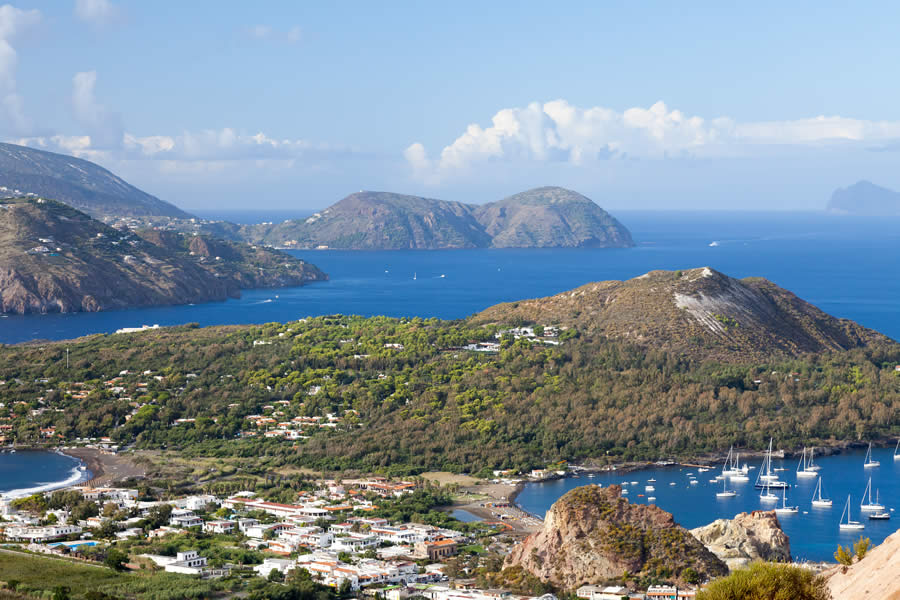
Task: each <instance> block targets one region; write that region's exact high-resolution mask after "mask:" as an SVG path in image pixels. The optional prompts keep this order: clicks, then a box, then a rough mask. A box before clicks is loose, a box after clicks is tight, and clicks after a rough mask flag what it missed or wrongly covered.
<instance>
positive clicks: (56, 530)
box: [4, 525, 82, 543]
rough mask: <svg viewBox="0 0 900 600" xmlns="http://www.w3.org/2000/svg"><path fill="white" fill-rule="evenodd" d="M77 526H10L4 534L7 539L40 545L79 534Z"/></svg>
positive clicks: (79, 529) (79, 528)
mask: <svg viewBox="0 0 900 600" xmlns="http://www.w3.org/2000/svg"><path fill="white" fill-rule="evenodd" d="M81 532H82V529H81V527H79V526H78V525H48V526H46V527H32V526H12V527H7V528H6V530H5V532H4V534H5V535H6V538H7V539H10V540H17V541H25V542H33V543H40V542H46V541H49V540H58V539H60V538H64V537H66V536H67V535H72V534H77V533H81Z"/></svg>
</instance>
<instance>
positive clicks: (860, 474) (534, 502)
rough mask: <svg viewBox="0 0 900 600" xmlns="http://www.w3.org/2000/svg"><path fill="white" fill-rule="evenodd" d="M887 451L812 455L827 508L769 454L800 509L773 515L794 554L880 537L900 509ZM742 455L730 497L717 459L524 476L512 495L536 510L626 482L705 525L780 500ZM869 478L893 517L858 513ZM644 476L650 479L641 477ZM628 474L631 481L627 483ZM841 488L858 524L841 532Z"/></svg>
mask: <svg viewBox="0 0 900 600" xmlns="http://www.w3.org/2000/svg"><path fill="white" fill-rule="evenodd" d="M776 441H777V440H776ZM758 450H762V448H759V449H758ZM893 453H894V448H880V449H875V450H873V458H875V459H876V460H879V461H880V462H881V466H880V467H877V468H870V469H867V468H864V467H863V461H864V458H865V451H851V452H846V453H843V454H839V455H835V456H829V457H822V458H818V459H816V461H815V462H816V464H818V465H819V466H820V467H821V470H820V471H819V476H820V477H821V478H822V490H823V492H822V496H823V497H825V498H830V499H831V500H832V502H833V505H832V507H831V508H813V507H812V497H813V493H814V492H815V488H816V479H813V478H810V479H804V478H798V477H797V476H796V474H795V472H796V469H797V461H796V460H783V461H780V460H774V461H773V464H774V466H775V467H776V468H778V467H780V468H784V469H785V471H783V472H781V473H778V475H779V477H780V479H781V480H783V481H786V482H788V483H789V484H791V486H792V487H791V488H790V489H788V490H786V493H785V495H786V499H787V500H786V501H787V505H788V506H797V507H798V508H799V512H798V513H797V514H790V515H778V521H779V522H780V523H781V527H782V529H783V530H784V532H785V533H786V534H787V535H788V537H789V538H790V542H791V555H792V556H793V558H794V560H796V561H800V560H809V561H828V562H834V556H833V555H834V551H835V549H836V548H837V546H838V544H841V545H843V546H847V544H849V543H852V542H855V541H856V540H857V539H859V536H860V535H863V536H864V537H868V538H870V539H871V540H872V542H873V543H875V544H880V543H881V542H882V541H884V538H886V537H887V536H889V535H890V534H892V533H894V531H896V530H897V528H898V527H900V512H893V511H894V509H895V508H897V509H898V510H900V460H894V459H893V456H892V455H893ZM741 462H742V463H743V462H744V461H743V460H742V461H741ZM747 462H748V463H749V464H750V465H753V466H756V467H757V469H756V470H751V471H750V472H749V474H748V476H749V478H750V481H749V482H747V483H729V484H728V489H730V490H731V489H733V490H735V491H736V492H737V494H738V495H737V496H736V497H733V498H718V497H716V492H719V491H722V487H723V484H722V482H720V481H718V482H715V483H713V482H712V481H711V480H712V479H713V478H714V477H715V476H716V475H718V472H717V471H721V466H719V468H718V469H717V470H716V469H714V470H710V471H708V472H705V473H703V472H699V471H698V470H697V469H695V468H688V467H660V468H653V469H646V470H641V471H635V472H632V473H614V474H608V473H602V474H600V473H598V474H597V475H596V476H595V477H593V478H588V477H587V476H584V475H582V476H580V477H578V478H567V479H557V480H555V481H549V482H546V483H529V484H526V486H525V488H524V489H523V490H522V492H521V493H520V494H519V496H518V497H517V498H516V502H517V503H518V504H519V506H521V507H522V508H523V509H525V510H527V511H528V512H530V513H532V514H535V515H538V516H541V517H543V516H544V514H545V513H546V512H547V510H548V509H549V508H550V506H551V505H552V504H553V503H554V502H556V500H557V499H559V498H560V497H561V496H562V495H563V494H565V493H566V492H568V491H569V490H571V489H573V488H576V487H579V486H583V485H590V484H600V485H602V486H603V487H607V486H609V485H612V484H622V483H625V484H626V485H624V486H623V487H624V488H625V489H627V490H628V492H629V493H628V495H627V496H625V497H626V498H628V500H629V501H630V502H636V503H640V504H647V503H652V504H655V505H657V506H659V507H660V508H662V509H663V510H667V511H669V512H671V513H672V514H673V515H674V516H675V520H676V521H677V522H678V523H679V524H680V525H682V526H684V527H687V528H688V529H692V528H694V527H699V526H701V525H707V524H708V523H711V522H712V521H714V520H715V519H723V518H728V519H730V518H732V517H734V515H736V514H737V513H740V512H749V511H753V510H761V509H765V510H770V509H773V508H775V507H776V506H781V504H782V502H783V500H782V499H781V491H780V490H778V491H775V490H773V491H772V493H773V494H777V495H778V497H779V500H778V502H762V501H761V500H760V497H759V495H760V490H757V489H755V488H754V482H755V480H756V476H757V473H758V472H759V471H758V468H759V465H760V462H761V461H759V460H756V461H753V460H750V461H747ZM689 474H693V476H694V477H695V478H696V479H697V481H698V483H697V484H696V485H691V484H690V483H689V481H690V477H689ZM869 477H871V478H872V496H873V498H874V497H875V495H876V493H877V494H878V496H879V498H880V501H881V504H883V505H884V506H885V508H886V510H888V511H890V512H891V517H892V518H891V520H889V521H870V520H869V519H868V517H867V515H868V514H869V513H861V512H860V500H861V498H862V495H863V492H864V491H865V489H866V485H867V483H868V480H869ZM649 479H655V480H656V481H655V482H648V480H649ZM632 481H634V482H637V483H636V484H632V483H630V482H632ZM672 484H674V485H672ZM647 485H652V486H653V487H654V488H655V490H653V491H646V490H645V486H647ZM876 490H877V492H876ZM848 495H849V496H850V511H851V515H852V519H853V520H854V521H859V522H860V523H862V524H863V525H865V529H864V530H862V531H841V530H840V529H839V528H838V523H839V522H840V520H841V512H842V510H843V508H844V505H845V503H846V502H847V496H848ZM649 496H654V497H655V498H656V499H655V500H653V501H652V502H651V501H649V500H648V497H649Z"/></svg>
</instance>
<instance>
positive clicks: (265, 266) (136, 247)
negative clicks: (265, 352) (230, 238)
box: [0, 198, 327, 314]
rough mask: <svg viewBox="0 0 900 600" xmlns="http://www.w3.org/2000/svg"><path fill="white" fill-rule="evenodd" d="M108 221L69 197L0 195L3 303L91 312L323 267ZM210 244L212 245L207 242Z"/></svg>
mask: <svg viewBox="0 0 900 600" xmlns="http://www.w3.org/2000/svg"><path fill="white" fill-rule="evenodd" d="M147 235H148V237H150V238H151V239H152V242H151V241H148V240H146V239H144V238H142V237H140V236H138V235H136V234H135V233H134V232H131V231H121V230H118V229H113V228H111V227H108V226H106V225H104V224H103V223H101V222H99V221H97V220H95V219H92V218H91V217H89V216H88V215H86V214H84V213H82V212H79V211H77V210H75V209H73V208H71V207H69V206H67V205H65V204H62V203H60V202H55V201H51V200H43V199H35V198H20V199H7V200H0V312H6V313H18V314H26V313H51V312H81V311H87V312H96V311H101V310H110V309H120V308H131V307H136V306H151V305H162V304H184V303H189V302H206V301H210V300H225V299H227V298H229V297H238V296H240V290H241V289H248V288H252V287H284V286H293V285H303V284H305V283H309V282H311V281H318V280H322V279H326V278H327V276H326V275H325V274H324V273H322V272H321V271H320V270H319V269H318V268H316V267H315V266H314V265H310V264H307V263H305V262H304V261H302V260H298V259H295V258H293V257H291V256H288V255H286V254H284V253H281V252H276V251H272V250H265V249H259V248H251V247H248V246H245V245H243V244H237V243H229V242H218V241H215V240H204V239H202V238H201V239H195V238H187V237H184V236H181V235H180V234H177V233H172V232H158V233H157V234H156V235H153V234H147ZM211 249H212V250H214V252H212V251H211Z"/></svg>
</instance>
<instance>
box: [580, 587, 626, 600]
mask: <svg viewBox="0 0 900 600" xmlns="http://www.w3.org/2000/svg"><path fill="white" fill-rule="evenodd" d="M630 594H631V590H629V589H628V588H625V587H622V586H620V585H610V586H605V587H601V586H599V585H583V586H581V587H580V588H578V590H576V592H575V595H576V596H578V597H579V598H584V600H622V598H624V597H628V596H629V595H630Z"/></svg>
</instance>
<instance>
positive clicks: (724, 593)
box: [697, 562, 831, 600]
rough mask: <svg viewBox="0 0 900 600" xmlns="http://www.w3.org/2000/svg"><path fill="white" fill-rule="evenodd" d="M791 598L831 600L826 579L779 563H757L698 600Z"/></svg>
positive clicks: (720, 581)
mask: <svg viewBox="0 0 900 600" xmlns="http://www.w3.org/2000/svg"><path fill="white" fill-rule="evenodd" d="M743 598H747V599H752V598H790V599H791V600H828V599H829V598H831V594H830V593H829V591H828V588H827V587H826V585H825V579H823V578H822V577H820V576H818V575H816V574H814V573H813V572H812V571H809V570H808V569H804V568H801V567H794V566H791V565H785V564H777V563H763V562H756V563H753V564H751V565H750V567H749V568H746V569H740V570H737V571H734V572H733V573H732V574H731V575H729V576H727V577H723V578H721V579H717V580H715V581H713V582H712V583H711V584H709V587H708V588H706V589H704V590H700V591H699V592H698V593H697V600H736V599H743Z"/></svg>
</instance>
